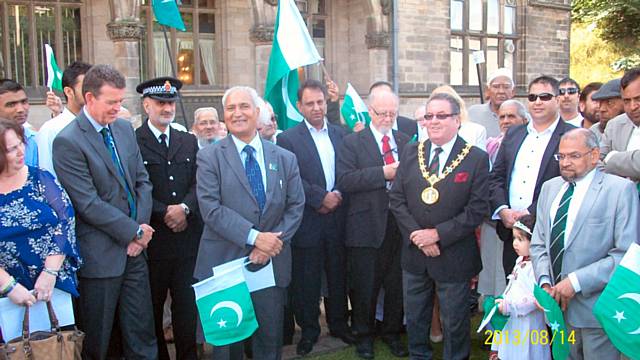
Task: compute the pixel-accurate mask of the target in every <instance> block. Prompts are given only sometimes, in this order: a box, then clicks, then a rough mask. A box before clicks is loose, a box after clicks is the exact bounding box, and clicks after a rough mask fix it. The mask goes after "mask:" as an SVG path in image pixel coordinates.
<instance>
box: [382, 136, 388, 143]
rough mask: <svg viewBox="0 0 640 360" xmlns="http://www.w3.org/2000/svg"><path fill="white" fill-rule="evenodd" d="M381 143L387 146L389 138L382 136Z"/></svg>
mask: <svg viewBox="0 0 640 360" xmlns="http://www.w3.org/2000/svg"><path fill="white" fill-rule="evenodd" d="M382 143H383V144H388V143H389V136H387V135H383V136H382Z"/></svg>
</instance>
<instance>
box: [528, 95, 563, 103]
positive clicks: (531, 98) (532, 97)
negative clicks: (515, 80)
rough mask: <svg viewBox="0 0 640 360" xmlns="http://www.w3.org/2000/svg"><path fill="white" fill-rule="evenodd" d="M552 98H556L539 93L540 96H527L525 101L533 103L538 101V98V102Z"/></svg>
mask: <svg viewBox="0 0 640 360" xmlns="http://www.w3.org/2000/svg"><path fill="white" fill-rule="evenodd" d="M554 97H556V96H555V95H553V94H549V93H541V94H529V96H528V97H527V99H529V101H530V102H535V101H536V100H538V98H540V100H542V101H549V100H551V99H553V98H554Z"/></svg>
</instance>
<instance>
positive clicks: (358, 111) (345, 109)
mask: <svg viewBox="0 0 640 360" xmlns="http://www.w3.org/2000/svg"><path fill="white" fill-rule="evenodd" d="M340 113H341V114H342V118H343V119H344V121H345V122H346V123H347V125H348V126H349V128H350V129H352V130H353V127H354V126H355V125H356V123H357V122H361V123H363V124H365V126H368V125H369V123H370V122H371V117H370V116H369V110H368V109H367V105H366V104H365V103H364V101H363V100H362V98H361V97H360V95H358V92H357V91H356V89H355V88H354V87H353V86H351V83H347V91H345V93H344V102H343V103H342V107H341V108H340Z"/></svg>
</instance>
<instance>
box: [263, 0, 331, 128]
mask: <svg viewBox="0 0 640 360" xmlns="http://www.w3.org/2000/svg"><path fill="white" fill-rule="evenodd" d="M321 60H322V58H321V57H320V54H319V53H318V50H317V49H316V46H315V45H314V44H313V40H311V36H309V31H308V30H307V25H306V24H305V23H304V20H302V16H301V15H300V11H299V10H298V7H297V6H296V4H295V2H294V1H293V0H280V1H279V2H278V15H277V17H276V23H275V30H274V35H273V45H272V47H271V57H270V58H269V71H268V73H267V84H266V86H265V90H264V94H265V96H264V98H265V100H267V101H268V102H269V103H270V104H271V106H272V107H273V111H274V113H275V114H276V115H277V117H278V128H280V129H282V130H286V129H288V128H290V127H292V126H295V125H297V124H298V123H299V122H301V121H302V120H303V117H302V115H301V114H300V113H299V112H298V109H297V108H296V102H297V101H298V96H297V92H298V68H299V67H301V66H306V65H311V64H315V63H317V62H318V61H321Z"/></svg>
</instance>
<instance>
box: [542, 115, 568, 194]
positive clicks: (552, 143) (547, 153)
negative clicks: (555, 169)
mask: <svg viewBox="0 0 640 360" xmlns="http://www.w3.org/2000/svg"><path fill="white" fill-rule="evenodd" d="M565 130H566V129H565V125H564V120H562V118H560V119H559V120H558V125H557V126H556V128H555V130H553V134H551V139H549V143H548V144H547V148H546V149H545V150H544V154H543V155H542V162H541V163H540V171H538V178H537V179H536V188H540V186H541V181H542V179H543V178H544V175H545V171H544V170H545V169H546V168H547V165H548V164H549V161H551V158H552V157H553V154H554V153H555V152H556V151H557V150H558V145H559V144H560V137H561V136H562V134H564V132H565Z"/></svg>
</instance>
